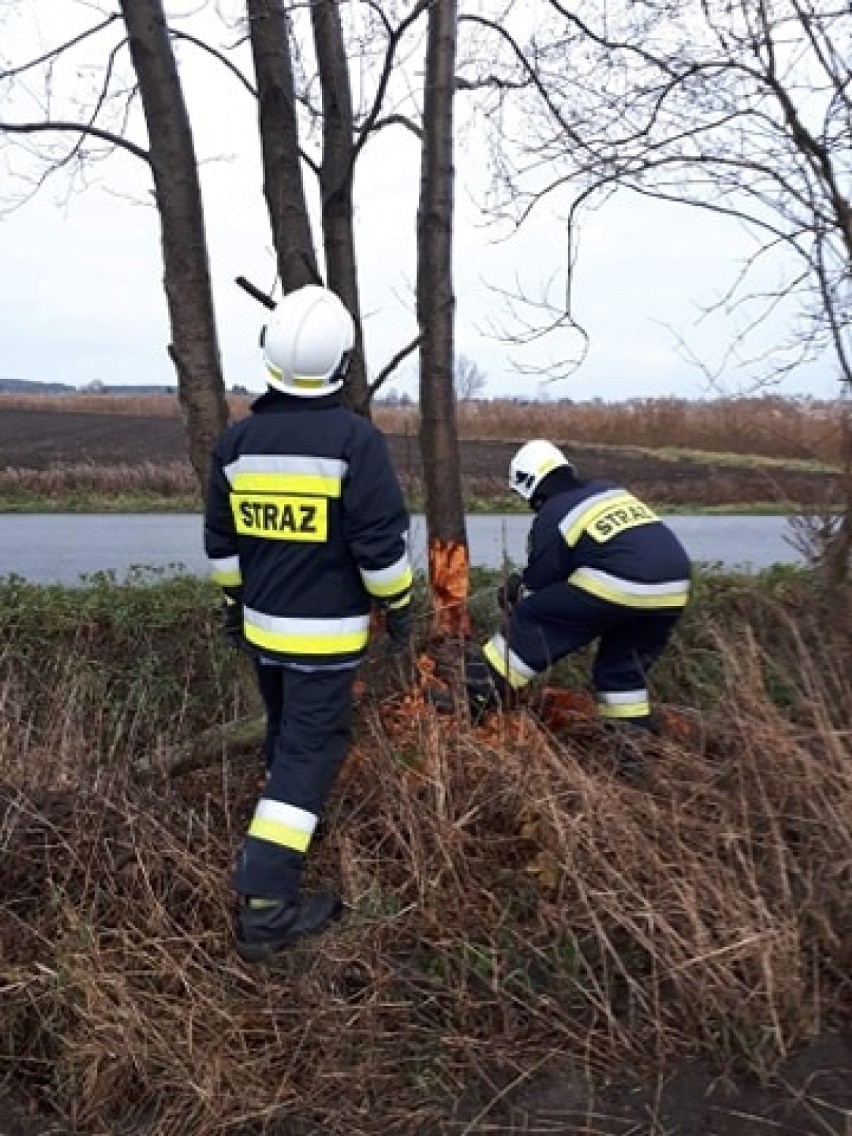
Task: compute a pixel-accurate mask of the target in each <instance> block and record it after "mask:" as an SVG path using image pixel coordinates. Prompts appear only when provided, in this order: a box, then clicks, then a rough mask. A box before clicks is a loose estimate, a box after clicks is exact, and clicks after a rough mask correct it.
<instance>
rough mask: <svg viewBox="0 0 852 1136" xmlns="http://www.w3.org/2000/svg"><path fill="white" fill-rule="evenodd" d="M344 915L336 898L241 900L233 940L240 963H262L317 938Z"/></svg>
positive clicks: (324, 894) (307, 896) (321, 895)
mask: <svg viewBox="0 0 852 1136" xmlns="http://www.w3.org/2000/svg"><path fill="white" fill-rule="evenodd" d="M342 913H343V903H342V901H341V899H340V896H339V895H334V894H332V893H331V892H316V893H310V892H308V893H306V894H304V895H300V896H299V897H298V898H297V899H295V900H293V901H292V902H289V903H276V902H275V901H274V900H273V901H270V900H262V899H250V898H243V899H242V900H241V902H240V907H239V910H238V912H237V921H236V928H235V938H236V946H237V954H238V955H239V956H240V958H241V959H242V960H243V962H264V961H265V960H266V959H268V958H270V957H271V956H272V955H274V954H275V953H276V952H277V951H280V950H283V949H284V948H285V947H289V946H291V945H292V944H293V943H295V942H296V941H297V940H298V939H304V938H307V937H308V936H310V935H319V934H321V933H322V932H323V931H325V930H326V928H327V927H329V926H330V925H331V924H332V923H333V922H334V921H335V920H336V919H339V918H340V916H341V915H342Z"/></svg>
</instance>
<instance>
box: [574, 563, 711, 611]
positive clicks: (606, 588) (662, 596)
mask: <svg viewBox="0 0 852 1136" xmlns="http://www.w3.org/2000/svg"><path fill="white" fill-rule="evenodd" d="M592 572H593V570H592V569H590V570H585V569H583V568H578V569H577V571H576V572H573V573H572V574H571V575H570V576H569V577H568V583H569V584H573V585H574V587H575V588H581V589H582V590H583V591H584V592H589V594H590V595H593V596H597V597H598V599H601V600H608V601H609V602H610V603H614V604H619V605H620V606H622V607H637V608H669V607H685V606H686V604H687V602H688V601H689V586H688V585H686V586H684V588H683V590H682V591H677V592H664V591H659V592H655V591H650V590H645V591H642V590H640V589H642V587H643V585H641V584H634V585H633V586H632V587H631V583H630V581H628V580H624V581H619V580H615V579H614V578H611V582H606V581H604V580H603V579H601V576H602V575H603V574H602V573H595V574H594V575H592ZM645 587H646V589H649V588H651V587H652V585H645Z"/></svg>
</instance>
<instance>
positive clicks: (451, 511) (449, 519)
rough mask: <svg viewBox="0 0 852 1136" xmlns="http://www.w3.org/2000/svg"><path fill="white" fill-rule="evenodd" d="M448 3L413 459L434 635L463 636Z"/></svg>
mask: <svg viewBox="0 0 852 1136" xmlns="http://www.w3.org/2000/svg"><path fill="white" fill-rule="evenodd" d="M456 31H457V9H456V0H434V2H433V4H432V6H431V7H430V9H429V27H428V35H427V47H426V87H425V92H424V103H423V147H422V162H421V173H420V202H419V207H418V213H417V319H418V323H419V326H420V333H421V336H422V339H421V346H420V452H421V456H422V460H423V480H424V489H425V497H426V501H425V512H426V525H427V529H428V533H429V585H430V590H431V596H432V607H433V611H434V613H435V617H434V624H433V631H434V632H435V633H436V634H438V635H449V634H461V635H464V634H466V633H467V631H468V630H469V621H468V615H467V607H466V600H467V595H468V592H469V570H468V566H469V556H468V547H467V533H466V528H465V517H464V501H463V496H462V485H461V468H460V460H459V448H458V431H457V426H456V403H455V394H454V389H453V374H454V355H455V351H454V338H453V337H454V316H455V297H454V295H453V269H452V237H453V197H454V179H455V172H454V169H453V95H454V90H455V83H454V76H455V58H456Z"/></svg>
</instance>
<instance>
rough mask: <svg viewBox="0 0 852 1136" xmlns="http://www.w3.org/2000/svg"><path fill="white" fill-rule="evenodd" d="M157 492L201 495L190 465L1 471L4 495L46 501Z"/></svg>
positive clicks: (65, 466)
mask: <svg viewBox="0 0 852 1136" xmlns="http://www.w3.org/2000/svg"><path fill="white" fill-rule="evenodd" d="M77 491H81V492H93V493H104V494H112V493H116V494H121V493H155V494H157V495H158V496H162V497H181V496H193V497H195V496H198V483H197V481H196V479H195V477H194V474H193V472H192V467H191V466H190V465H189V462H188V461H186V462H182V461H162V462H160V461H157V462H153V461H146V462H140V463H138V464H136V465H129V464H121V465H95V464H93V463H89V462H84V463H79V464H74V465H69V464H65V463H59V464H54V465H51V466H50V467H49V468H48V469H15V468H11V469H9V468H6V469H0V493H9V494H15V493H27V494H36V495H37V496H39V497H41V498H45V499H48V500H49V499H51V498H54V497H57V498H59V497H62V498H67V495H68V493H69V492H70V493H74V492H77Z"/></svg>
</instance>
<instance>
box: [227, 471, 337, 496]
mask: <svg viewBox="0 0 852 1136" xmlns="http://www.w3.org/2000/svg"><path fill="white" fill-rule="evenodd" d="M342 485H343V483H342V481H341V480H340V478H338V477H322V476H321V475H319V474H316V473H259V472H248V471H246V472H244V473H237V474H235V475H234V480H233V484H232V488H233V490H234V492H235V493H313V494H315V495H318V496H320V497H339V496H340V494H341V492H342Z"/></svg>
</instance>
